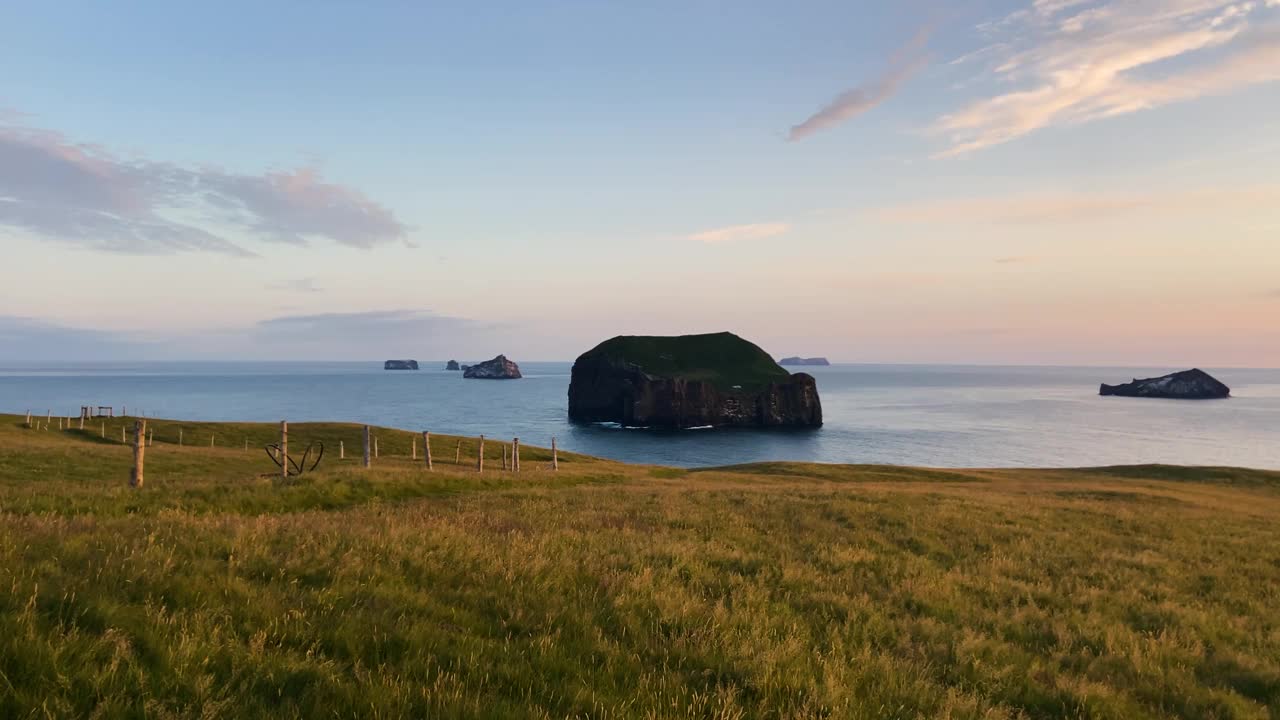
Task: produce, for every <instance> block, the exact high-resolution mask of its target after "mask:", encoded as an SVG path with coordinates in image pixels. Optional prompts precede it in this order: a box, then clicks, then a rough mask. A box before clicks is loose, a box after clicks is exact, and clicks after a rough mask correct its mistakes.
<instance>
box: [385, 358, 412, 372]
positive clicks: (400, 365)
mask: <svg viewBox="0 0 1280 720" xmlns="http://www.w3.org/2000/svg"><path fill="white" fill-rule="evenodd" d="M382 368H383V369H384V370H417V369H418V361H417V360H388V361H386V362H385V363H383V365H382Z"/></svg>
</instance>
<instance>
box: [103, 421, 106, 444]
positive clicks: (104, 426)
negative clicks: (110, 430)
mask: <svg viewBox="0 0 1280 720" xmlns="http://www.w3.org/2000/svg"><path fill="white" fill-rule="evenodd" d="M102 437H103V439H104V440H105V439H106V437H107V421H106V420H103V421H102Z"/></svg>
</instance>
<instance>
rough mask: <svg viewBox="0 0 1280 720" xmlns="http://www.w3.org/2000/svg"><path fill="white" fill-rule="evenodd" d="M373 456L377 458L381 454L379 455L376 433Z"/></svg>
mask: <svg viewBox="0 0 1280 720" xmlns="http://www.w3.org/2000/svg"><path fill="white" fill-rule="evenodd" d="M373 456H374V457H375V458H376V457H379V456H378V436H377V435H374V436H373Z"/></svg>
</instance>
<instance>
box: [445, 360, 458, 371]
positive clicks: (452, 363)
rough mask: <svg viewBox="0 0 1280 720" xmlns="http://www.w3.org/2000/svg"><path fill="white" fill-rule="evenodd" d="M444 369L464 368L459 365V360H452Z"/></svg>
mask: <svg viewBox="0 0 1280 720" xmlns="http://www.w3.org/2000/svg"><path fill="white" fill-rule="evenodd" d="M444 369H445V370H461V369H462V368H461V367H459V366H458V361H457V360H450V361H449V362H447V363H445V365H444Z"/></svg>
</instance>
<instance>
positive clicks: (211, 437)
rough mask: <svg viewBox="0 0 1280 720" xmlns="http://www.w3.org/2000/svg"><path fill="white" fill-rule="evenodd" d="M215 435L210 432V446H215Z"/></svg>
mask: <svg viewBox="0 0 1280 720" xmlns="http://www.w3.org/2000/svg"><path fill="white" fill-rule="evenodd" d="M214 437H215V436H214V435H212V434H210V435H209V447H213V438H214Z"/></svg>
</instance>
